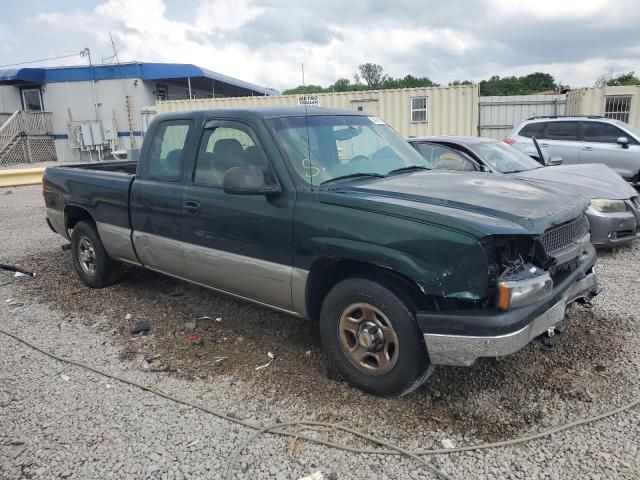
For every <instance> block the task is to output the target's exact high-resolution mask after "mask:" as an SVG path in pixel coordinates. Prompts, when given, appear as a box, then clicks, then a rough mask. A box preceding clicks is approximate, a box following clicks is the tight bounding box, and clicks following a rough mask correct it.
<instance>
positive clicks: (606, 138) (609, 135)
mask: <svg viewBox="0 0 640 480" xmlns="http://www.w3.org/2000/svg"><path fill="white" fill-rule="evenodd" d="M582 125H583V127H584V141H585V142H598V143H616V140H617V139H618V137H627V138H629V135H627V134H626V133H625V132H623V131H622V130H620V129H619V128H618V127H616V126H614V125H610V124H608V123H603V122H584V123H583V124H582ZM629 141H630V142H631V141H633V139H632V138H629Z"/></svg>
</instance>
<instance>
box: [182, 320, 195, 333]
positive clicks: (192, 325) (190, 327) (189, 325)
mask: <svg viewBox="0 0 640 480" xmlns="http://www.w3.org/2000/svg"><path fill="white" fill-rule="evenodd" d="M196 326H197V325H196V322H187V323H185V324H184V325H182V330H183V331H185V332H192V331H193V330H195V329H196Z"/></svg>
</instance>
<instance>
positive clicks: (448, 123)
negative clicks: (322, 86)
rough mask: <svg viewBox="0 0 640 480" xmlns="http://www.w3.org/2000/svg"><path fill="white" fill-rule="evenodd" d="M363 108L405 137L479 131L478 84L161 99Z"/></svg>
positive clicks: (195, 104)
mask: <svg viewBox="0 0 640 480" xmlns="http://www.w3.org/2000/svg"><path fill="white" fill-rule="evenodd" d="M304 103H306V104H308V105H314V106H320V107H332V108H343V109H347V110H359V111H364V112H367V113H370V114H371V115H372V116H376V117H380V118H381V119H383V120H384V121H385V122H387V123H388V124H389V125H391V126H392V127H393V128H394V129H395V130H397V131H398V132H399V133H400V134H401V135H402V136H404V137H407V138H408V137H420V136H424V135H477V134H478V86H477V85H461V86H451V87H422V88H401V89H392V90H367V91H360V92H335V93H319V94H313V95H276V96H270V97H237V98H207V99H193V100H175V101H173V100H170V101H158V102H157V104H156V108H157V112H158V113H167V112H176V111H183V110H208V109H213V108H225V107H249V106H265V107H266V106H295V105H302V104H304Z"/></svg>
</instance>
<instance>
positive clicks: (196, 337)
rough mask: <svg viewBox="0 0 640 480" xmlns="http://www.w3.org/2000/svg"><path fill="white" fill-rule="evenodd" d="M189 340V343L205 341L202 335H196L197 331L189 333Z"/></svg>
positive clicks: (195, 343) (197, 343)
mask: <svg viewBox="0 0 640 480" xmlns="http://www.w3.org/2000/svg"><path fill="white" fill-rule="evenodd" d="M187 341H188V342H189V343H193V344H194V345H202V344H203V343H204V342H203V341H202V338H201V337H200V335H196V334H195V333H192V334H190V335H187Z"/></svg>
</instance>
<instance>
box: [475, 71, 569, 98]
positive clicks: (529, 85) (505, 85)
mask: <svg viewBox="0 0 640 480" xmlns="http://www.w3.org/2000/svg"><path fill="white" fill-rule="evenodd" d="M556 87H557V85H556V83H555V80H554V78H553V76H551V75H550V74H548V73H542V72H536V73H530V74H529V75H525V76H523V77H516V76H510V77H502V78H501V77H499V76H498V75H494V76H492V77H490V78H489V80H482V81H481V82H480V95H482V96H491V95H531V94H534V93H538V92H544V91H547V90H555V89H556Z"/></svg>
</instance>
